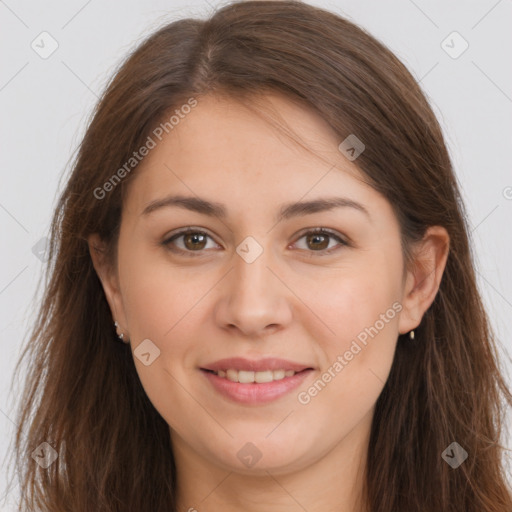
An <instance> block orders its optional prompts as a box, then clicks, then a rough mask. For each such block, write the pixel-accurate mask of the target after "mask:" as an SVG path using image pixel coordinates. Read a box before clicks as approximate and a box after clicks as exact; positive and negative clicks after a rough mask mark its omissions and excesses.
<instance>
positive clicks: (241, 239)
mask: <svg viewBox="0 0 512 512" xmlns="http://www.w3.org/2000/svg"><path fill="white" fill-rule="evenodd" d="M50 262H51V263H50V265H49V267H48V272H49V276H48V283H47V289H46V295H45V300H44V302H43V304H42V306H41V310H40V312H39V317H38V322H37V325H36V327H35V329H34V332H33V333H32V337H31V339H30V342H29V343H28V345H27V347H26V349H25V354H24V358H23V359H27V362H28V364H30V365H31V366H30V371H31V373H30V377H29V380H28V382H27V385H26V389H25V394H24V396H23V398H22V402H21V408H20V416H19V425H20V426H19V431H18V433H17V437H16V454H17V465H18V468H19V471H20V474H21V475H22V487H21V488H22V494H23V496H22V497H23V500H22V503H21V504H20V510H38V511H42V510H48V511H73V512H78V511H91V510H95V511H137V512H141V511H148V512H149V511H151V512H155V511H162V512H163V511H178V510H179V511H186V510H189V511H192V510H197V511H199V512H203V511H218V510H224V511H230V510H245V511H260V510H265V511H274V510H276V511H277V510H278V511H295V510H297V511H298V510H307V511H309V512H314V511H319V510H323V511H325V510H329V511H331V510H332V511H335V510H336V511H347V512H348V511H351V512H355V511H357V512H362V511H372V512H374V511H379V512H412V511H421V512H434V511H435V512H439V511H464V512H471V511H475V512H476V511H478V512H481V511H488V512H491V511H493V512H498V511H499V512H505V511H510V510H512V497H511V491H510V488H509V487H508V486H507V482H506V479H505V471H504V467H503V460H502V453H503V452H502V450H503V447H502V446H501V445H500V434H501V423H500V422H501V420H502V418H503V413H504V410H503V409H502V407H503V406H504V404H502V402H501V399H502V398H505V400H506V403H507V404H508V405H510V404H512V396H511V393H510V390H509V389H508V388H507V385H506V382H505V380H504V377H503V375H502V373H501V371H500V368H499V365H498V362H497V352H496V346H495V341H494V338H493V335H492V330H491V327H490V325H489V320H488V317H487V314H486V312H485V311H484V308H483V306H482V301H481V298H480V295H479V292H478V289H477V286H476V280H475V272H474V266H473V261H472V256H471V252H470V245H469V237H468V227H467V222H466V214H465V210H464V206H463V203H462V201H461V198H460V194H459V190H458V187H457V182H456V178H455V175H454V172H453V169H452V165H451V162H450V158H449V155H448V152H447V149H446V146H445V144H444V140H443V135H442V132H441V129H440V127H439V124H438V122H437V120H436V118H435V116H434V114H433V112H432V110H431V108H430V106H429V104H428V102H427V100H426V99H425V97H424V95H423V93H422V92H421V90H420V88H419V86H418V84H417V83H416V82H415V80H414V79H413V77H412V76H411V75H410V73H409V72H408V71H407V70H406V68H405V67H404V66H403V65H402V64H401V63H400V62H399V61H398V60H397V58H396V57H395V56H394V55H393V54H392V53H391V52H390V51H389V50H388V49H387V48H385V47H384V46H383V45H382V44H381V43H379V42H378V41H376V40H375V39H374V38H373V37H371V36H370V35H368V34H367V33H365V32H364V31H363V30H362V29H360V28H358V27H357V26H355V25H354V24H352V23H349V22H348V21H347V20H345V19H343V18H340V17H339V16H337V15H335V14H333V13H329V12H327V11H324V10H322V9H319V8H316V7H313V6H310V5H308V4H304V3H297V2H293V1H258V2H253V1H248V2H241V3H240V2H238V3H232V4H230V5H227V6H225V7H223V8H222V9H220V10H218V11H217V12H216V13H214V14H213V16H212V17H211V18H210V19H209V20H207V21H200V20H192V19H185V20H181V21H178V22H175V23H171V24H169V25H168V26H166V27H164V28H162V29H160V30H159V31H158V32H156V33H155V34H153V35H152V36H151V37H150V38H148V40H146V41H145V42H144V43H143V44H141V45H140V47H139V48H138V49H137V50H136V51H135V52H134V53H133V54H132V55H130V56H129V58H128V59H127V60H126V62H125V63H124V65H123V66H122V67H121V68H120V69H119V70H118V71H117V73H116V74H115V77H114V78H113V80H112V82H111V83H110V84H109V86H108V88H107V90H106V92H105V94H104V95H103V97H102V98H101V101H100V102H99V104H98V106H97V108H96V111H95V112H94V116H93V118H92V121H91V122H90V125H89V127H88V130H87V133H86V135H85V137H84V140H83V142H82V144H81V146H80V151H79V153H78V156H77V159H76V162H75V164H74V168H73V172H72V174H71V176H70V178H69V181H68V183H67V187H66V189H65V190H64V192H63V194H62V196H61V198H60V202H59V204H58V207H57V209H56V212H55V217H54V220H53V224H52V232H51V244H50ZM22 432H27V433H28V436H27V437H26V438H25V437H23V435H22ZM34 461H35V462H34Z"/></svg>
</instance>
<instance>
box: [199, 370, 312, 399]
mask: <svg viewBox="0 0 512 512" xmlns="http://www.w3.org/2000/svg"><path fill="white" fill-rule="evenodd" d="M312 371H313V370H311V369H308V370H303V371H302V372H299V373H296V374H295V375H293V376H291V377H285V378H284V379H280V380H274V381H272V382H262V383H256V382H254V383H251V384H241V383H240V382H232V381H230V380H228V379H226V378H225V377H219V376H218V375H215V374H214V373H211V372H208V371H206V370H201V372H202V373H203V374H204V375H205V376H206V378H207V379H208V380H209V381H210V383H211V384H212V386H213V387H214V388H215V389H216V390H217V391H218V392H219V393H220V394H221V395H224V396H225V397H227V398H230V399H231V400H233V401H235V402H238V403H242V404H262V403H267V402H271V401H273V400H277V399H278V398H280V397H281V396H283V395H286V394H287V393H290V391H293V390H294V389H295V388H297V387H298V386H300V385H301V384H302V383H303V382H304V380H305V379H306V377H307V376H308V375H309V374H310V373H311V372H312Z"/></svg>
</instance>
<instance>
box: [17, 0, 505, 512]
mask: <svg viewBox="0 0 512 512" xmlns="http://www.w3.org/2000/svg"><path fill="white" fill-rule="evenodd" d="M262 91H276V92H281V93H284V94H286V95H287V96H288V97H289V98H291V99H295V100H297V101H299V102H302V103H303V104H304V105H308V106H310V107H311V108H313V109H315V111H316V112H317V113H318V114H319V115H320V116H322V118H323V119H325V120H326V121H327V122H328V123H329V125H330V126H332V128H333V129H334V130H335V131H336V133H337V134H338V135H339V140H340V142H341V141H343V140H344V139H345V138H346V137H347V136H348V135H350V134H356V136H357V137H358V138H359V139H360V140H362V141H363V142H364V144H365V146H366V147H365V150H364V152H363V153H362V154H361V155H360V156H359V157H358V159H357V161H356V162H355V163H357V165H358V166H359V168H360V169H361V171H362V172H363V174H364V176H365V177H366V178H367V179H368V181H369V183H371V184H372V186H373V187H374V188H375V189H376V190H377V191H379V192H380V193H382V194H383V195H384V196H385V197H386V198H387V199H388V200H389V202H390V203H391V205H392V206H393V208H394V211H395V213H396V215H397V218H398V219H399V222H400V225H401V236H402V244H403V250H404V255H405V256H406V261H409V260H408V255H409V250H410V247H411V244H412V243H413V242H414V241H417V240H419V239H421V237H422V235H423V234H424V233H425V231H426V229H427V227H428V226H432V225H441V226H444V227H445V228H446V230H447V231H448V234H449V235H450V252H449V256H448V260H447V264H446V268H445V272H444V275H443V278H442V281H441V284H440V288H439V291H438V293H437V295H436V298H435V300H434V302H433V303H432V305H431V307H430V308H429V309H428V310H427V312H426V313H425V315H424V317H423V319H422V321H421V324H420V325H419V327H418V328H417V329H416V330H415V333H416V339H415V341H414V342H410V341H409V339H408V338H407V339H406V338H405V336H404V335H401V336H399V338H398V342H397V343H398V344H397V349H396V354H395V359H394V362H393V365H392V368H391V373H390V375H389V378H388V380H387V382H386V384H385V387H384V389H383V391H382V393H381V395H380V396H379V398H378V400H377V403H376V408H375V415H374V420H373V425H372V430H371V437H370V444H369V453H368V458H367V470H366V475H365V481H364V489H365V498H366V500H367V506H368V510H371V511H372V512H373V511H379V512H413V511H421V512H440V511H443V512H448V511H461V510H464V511H465V512H483V511H486V512H510V511H511V510H512V497H511V492H510V488H509V487H508V486H507V482H506V473H505V470H504V460H503V459H504V455H505V452H504V449H505V448H504V446H503V445H502V444H500V441H501V436H502V434H503V433H504V432H503V430H502V423H503V418H504V414H505V413H506V409H505V407H507V406H510V405H512V395H511V393H510V389H509V388H508V387H507V384H506V381H505V379H504V376H503V375H504V374H503V369H502V368H500V366H499V363H498V351H497V340H496V339H495V336H494V334H493V332H492V329H491V326H490V323H489V319H488V316H487V314H486V312H485V310H484V307H483V304H482V301H481V297H480V294H479V291H478V289H477V284H476V279H475V270H474V263H473V258H474V256H473V255H472V252H471V244H470V231H469V228H468V224H467V221H466V213H465V210H464V205H463V203H462V200H461V196H460V193H459V190H458V184H457V180H456V177H455V175H454V171H453V169H452V164H451V161H450V157H449V154H448V151H447V148H446V146H445V142H444V139H443V134H442V131H441V129H440V126H439V124H438V121H437V120H436V118H435V115H434V113H433V111H432V109H431V107H430V106H429V104H428V101H427V100H426V98H425V96H424V94H423V93H422V91H421V89H420V87H419V85H418V84H417V82H416V81H415V80H414V78H413V77H412V75H411V74H410V73H409V72H408V70H407V69H406V68H405V66H404V65H403V64H402V63H401V62H400V61H399V60H398V59H397V58H396V57H395V56H394V55H393V54H392V53H391V52H390V51H389V50H388V49H387V48H386V47H385V46H384V45H383V44H382V43H380V42H379V41H377V40H376V39H375V38H373V37H372V36H370V35H369V34H368V33H366V32H365V31H364V30H363V29H362V28H360V27H358V26H357V25H355V24H353V23H351V22H349V21H347V20H345V19H343V18H342V17H340V16H338V15H336V14H334V13H331V12H328V11H325V10H323V9H320V8H317V7H313V6H311V5H308V4H305V3H301V2H295V1H288V0H284V1H245V2H236V3H231V4H229V5H227V6H224V7H222V8H221V9H219V10H217V12H215V13H213V15H212V16H211V18H209V19H208V20H196V19H183V20H180V21H176V22H173V23H170V24H168V25H166V26H164V27H163V28H161V29H159V30H158V31H157V32H155V33H154V34H152V35H151V36H150V37H148V38H147V39H146V41H144V42H143V43H142V44H141V45H140V46H139V47H137V48H136V50H135V51H134V52H133V53H132V54H131V55H129V57H128V58H127V59H126V61H125V62H124V63H123V64H122V65H121V66H120V67H119V69H118V70H116V73H115V74H114V77H113V79H112V81H111V82H110V83H109V84H108V86H107V88H106V90H105V92H104V94H103V95H102V98H101V100H100V101H99V103H98V105H97V107H96V109H95V111H94V112H93V115H92V117H91V120H90V123H89V126H88V129H87V132H86V134H85V137H84V138H83V141H82V143H81V145H80V147H79V151H78V153H77V155H76V159H75V161H74V163H73V168H72V172H71V174H70V177H69V179H68V181H67V184H66V187H65V190H64V191H63V193H62V194H61V196H60V198H59V201H58V204H57V207H56V209H55V213H54V217H53V220H52V224H51V232H50V245H49V252H48V257H49V260H48V265H47V269H46V280H45V294H44V300H43V302H42V304H41V307H40V310H39V313H38V316H37V320H36V324H35V327H34V329H33V331H32V333H31V335H30V338H29V339H28V341H27V343H26V346H25V347H24V350H23V353H22V356H21V358H20V361H19V362H18V366H17V369H16V371H18V370H19V366H20V365H21V362H22V361H26V365H27V375H28V377H27V381H26V384H25V388H24V393H23V395H22V397H21V401H20V404H21V406H20V408H19V413H18V418H17V420H18V425H19V426H18V430H17V433H16V437H15V453H16V469H17V472H18V474H19V478H20V482H21V486H20V487H21V492H22V496H21V498H22V500H21V503H20V508H19V510H23V511H36V510H37V511H38V512H41V511H52V512H56V511H73V512H81V511H84V512H90V511H92V510H94V511H97V512H107V511H109V512H110V511H128V510H130V511H137V512H164V511H170V510H171V511H175V510H176V496H175V491H176V467H175V464H174V459H173V454H172V450H171V446H170V436H169V426H168V425H167V424H166V422H165V421H164V420H163V418H162V417H161V416H160V415H159V413H158V412H157V411H156V410H155V408H154V407H153V405H152V404H151V402H150V401H149V399H148V397H147V396H146V394H145V392H144V389H143V388H142V385H141V383H140V380H139V378H138V375H137V372H136V370H135V366H134V362H133V356H132V354H131V351H130V346H129V345H125V344H122V343H116V342H115V340H116V332H115V330H114V326H113V324H112V316H111V312H110V310H109V306H108V303H107V301H106V298H105V295H104V291H103V289H102V286H101V283H100V281H99V279H98V277H97V275H96V273H95V270H94V267H93V265H92V261H91V257H90V253H89V248H88V243H87V237H88V236H89V235H90V234H91V233H99V234H100V236H101V237H102V239H103V240H104V241H105V242H106V243H107V244H108V245H107V247H108V255H109V257H110V258H111V261H112V263H113V264H114V262H115V254H116V243H117V236H118V233H119V226H120V218H121V211H122V205H123V196H124V191H125V187H126V186H127V184H128V183H129V182H130V178H131V177H132V176H133V175H134V174H135V173H136V166H134V167H133V169H130V171H126V172H125V173H122V174H123V175H126V176H123V179H122V180H121V181H120V183H118V184H117V183H116V184H115V185H116V186H114V185H112V186H111V187H107V188H108V193H105V194H103V197H101V198H98V195H100V194H98V193H97V194H95V193H94V191H95V190H97V189H98V187H102V186H103V184H105V183H107V182H108V181H109V180H111V178H112V176H113V174H115V173H116V171H117V170H118V169H120V168H122V167H123V165H125V164H126V162H128V161H129V159H130V158H131V157H132V155H133V152H134V151H137V150H138V149H139V148H140V147H141V146H143V145H144V144H145V143H146V141H147V140H148V139H147V137H148V136H150V135H151V133H154V132H152V130H154V128H155V126H157V125H158V123H159V122H161V121H162V119H163V118H164V115H168V114H169V113H172V112H173V111H174V110H175V109H177V108H179V107H180V105H184V104H186V103H187V101H189V100H190V98H195V99H196V101H201V95H204V94H211V93H221V92H223V93H227V94H228V95H229V96H231V97H233V98H234V97H237V98H243V100H244V101H245V102H246V104H248V102H249V101H251V98H253V99H254V98H255V97H256V95H257V93H260V92H262ZM125 170H126V167H125ZM102 190H104V191H105V190H106V188H105V187H103V189H102ZM503 399H504V400H503ZM452 442H457V443H458V444H459V445H460V446H461V447H462V448H464V450H465V451H466V452H467V453H468V458H467V459H466V460H465V461H464V463H463V464H462V465H460V466H459V467H458V468H457V469H453V468H452V467H450V465H449V464H447V463H446V462H445V460H443V458H442V456H441V454H442V452H443V451H444V450H445V449H446V448H447V447H448V446H449V445H450V444H451V443H452ZM42 443H48V445H44V446H43V447H41V444H42ZM50 447H51V449H54V450H55V452H56V454H57V455H58V457H57V459H56V460H55V461H54V462H53V463H52V464H50V465H49V466H48V467H47V468H44V467H43V466H42V465H40V464H37V463H36V462H35V461H34V457H33V456H32V455H33V453H34V451H35V450H37V449H39V450H40V451H41V450H43V452H44V453H53V452H52V451H51V449H50ZM43 452H41V453H43Z"/></svg>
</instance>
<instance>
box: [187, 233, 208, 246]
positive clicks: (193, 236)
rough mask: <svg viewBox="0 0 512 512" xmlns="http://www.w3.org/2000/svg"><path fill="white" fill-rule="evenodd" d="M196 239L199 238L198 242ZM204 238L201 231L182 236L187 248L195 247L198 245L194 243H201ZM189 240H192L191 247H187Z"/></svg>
mask: <svg viewBox="0 0 512 512" xmlns="http://www.w3.org/2000/svg"><path fill="white" fill-rule="evenodd" d="M198 239H200V240H199V242H198ZM204 239H205V236H204V235H203V234H201V233H188V234H186V235H185V236H184V241H185V246H187V248H188V249H191V248H192V249H197V248H198V247H197V245H195V244H197V243H199V244H201V242H202V243H203V244H204V241H205V240H204ZM190 240H193V241H192V247H188V242H189V241H190ZM202 248H203V247H199V249H202Z"/></svg>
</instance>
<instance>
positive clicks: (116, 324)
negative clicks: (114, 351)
mask: <svg viewBox="0 0 512 512" xmlns="http://www.w3.org/2000/svg"><path fill="white" fill-rule="evenodd" d="M114 327H115V328H116V330H117V328H118V327H119V324H118V323H117V322H114ZM117 337H118V338H119V339H120V340H121V341H122V342H123V343H129V341H130V340H126V341H125V340H124V334H123V333H121V334H118V335H117Z"/></svg>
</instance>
